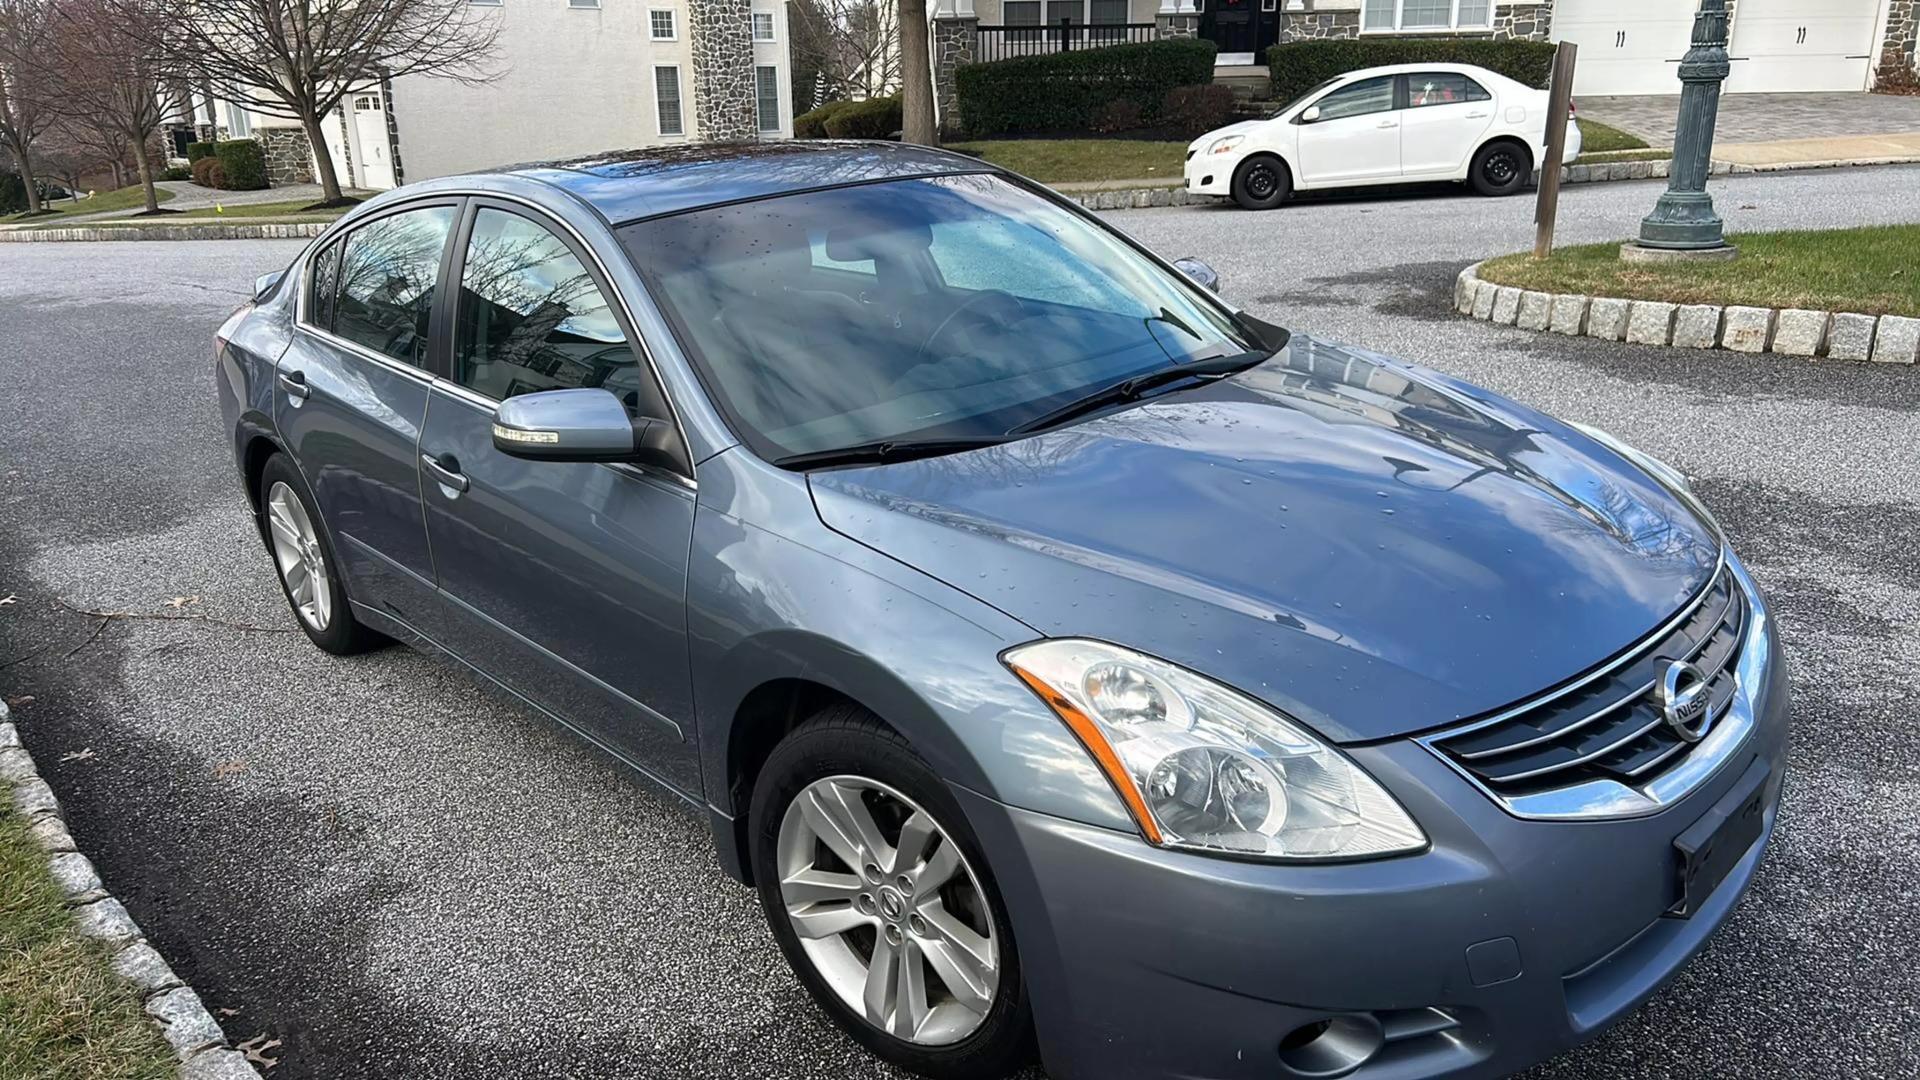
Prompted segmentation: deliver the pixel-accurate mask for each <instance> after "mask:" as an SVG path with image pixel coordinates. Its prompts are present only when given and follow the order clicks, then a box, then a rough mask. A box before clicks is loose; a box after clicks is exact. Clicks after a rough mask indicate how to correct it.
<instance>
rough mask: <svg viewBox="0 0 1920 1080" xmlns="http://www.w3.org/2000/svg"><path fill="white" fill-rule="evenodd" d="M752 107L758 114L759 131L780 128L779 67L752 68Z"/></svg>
mask: <svg viewBox="0 0 1920 1080" xmlns="http://www.w3.org/2000/svg"><path fill="white" fill-rule="evenodd" d="M753 93H754V109H755V111H756V112H757V113H758V114H759V116H760V130H761V131H779V130H780V69H779V68H773V67H756V68H754V69H753Z"/></svg>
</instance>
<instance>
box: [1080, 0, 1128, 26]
mask: <svg viewBox="0 0 1920 1080" xmlns="http://www.w3.org/2000/svg"><path fill="white" fill-rule="evenodd" d="M1087 21H1088V22H1090V23H1093V24H1094V25H1095V26H1119V25H1121V24H1122V23H1124V22H1126V21H1127V0H1091V2H1090V3H1089V4H1088V11H1087Z"/></svg>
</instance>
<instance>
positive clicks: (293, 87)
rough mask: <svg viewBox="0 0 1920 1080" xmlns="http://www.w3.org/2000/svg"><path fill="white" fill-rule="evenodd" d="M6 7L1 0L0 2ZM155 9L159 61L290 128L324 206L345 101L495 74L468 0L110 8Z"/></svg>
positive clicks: (333, 193)
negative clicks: (386, 86) (388, 83)
mask: <svg viewBox="0 0 1920 1080" xmlns="http://www.w3.org/2000/svg"><path fill="white" fill-rule="evenodd" d="M4 2H7V0H0V3H4ZM110 2H112V3H113V4H114V5H115V6H116V7H120V8H125V7H128V6H130V5H144V4H148V3H154V2H164V3H167V4H169V5H170V6H171V8H172V12H173V15H174V16H175V17H176V20H177V25H172V26H169V27H167V30H168V34H167V36H166V38H165V40H166V41H167V42H168V53H169V55H170V56H171V57H172V59H173V60H174V61H176V62H177V63H178V64H179V65H180V66H181V67H182V68H183V69H184V70H185V71H187V72H188V73H189V75H188V77H189V78H190V79H191V80H192V81H193V82H194V83H196V84H199V85H202V86H205V87H208V88H209V89H211V90H212V92H214V93H215V94H218V95H219V96H220V97H222V98H224V99H226V100H228V101H232V102H235V103H238V104H240V105H243V106H245V107H246V108H248V109H251V110H253V111H255V112H258V113H263V114H265V115H268V116H281V117H286V118H287V119H290V120H298V121H299V122H300V126H301V127H302V128H303V129H304V130H305V131H306V133H307V141H308V142H309V143H311V144H312V146H313V156H314V160H315V162H316V164H317V165H318V166H319V180H320V187H321V190H322V192H323V194H322V196H321V199H322V204H323V205H339V204H341V203H343V202H345V201H346V200H345V199H343V198H342V196H341V194H340V178H339V176H338V174H336V173H335V172H334V169H333V158H332V155H330V154H329V153H328V152H327V142H326V136H325V134H324V132H323V130H322V128H321V126H320V125H321V120H322V118H324V117H325V116H326V115H327V114H328V113H330V112H332V111H333V110H334V109H336V108H338V107H339V105H340V102H341V101H342V100H344V99H346V98H347V97H348V96H349V95H351V94H355V93H362V92H365V91H367V90H371V89H373V88H375V87H377V86H379V85H380V82H381V80H383V79H393V78H399V77H400V76H402V75H428V76H436V77H440V78H449V79H454V80H457V81H460V82H465V83H479V82H485V81H486V80H488V79H489V78H492V77H493V75H494V72H492V71H490V70H488V66H487V65H488V61H490V60H491V59H492V58H493V56H494V47H495V40H496V38H497V36H498V30H497V28H496V26H495V23H494V21H493V19H492V18H491V17H490V16H489V15H488V14H487V8H486V7H474V6H472V5H470V4H469V3H468V0H220V2H219V3H206V2H204V0H110Z"/></svg>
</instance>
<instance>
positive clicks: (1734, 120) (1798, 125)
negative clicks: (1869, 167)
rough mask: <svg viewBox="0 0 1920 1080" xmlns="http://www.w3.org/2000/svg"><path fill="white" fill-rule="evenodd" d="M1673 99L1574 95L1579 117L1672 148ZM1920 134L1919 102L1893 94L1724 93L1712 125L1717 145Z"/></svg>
mask: <svg viewBox="0 0 1920 1080" xmlns="http://www.w3.org/2000/svg"><path fill="white" fill-rule="evenodd" d="M1675 86H1676V90H1675V92H1674V93H1672V94H1656V95H1648V96H1640V97H1626V96H1622V97H1588V96H1586V95H1585V94H1579V95H1575V99H1574V103H1575V104H1576V105H1578V106H1579V107H1580V115H1581V116H1584V117H1586V118H1587V119H1590V120H1598V121H1600V122H1602V123H1606V124H1612V125H1613V126H1614V127H1617V128H1621V129H1624V130H1626V131H1631V132H1633V133H1634V134H1635V135H1638V136H1640V137H1641V138H1643V139H1645V140H1647V142H1648V143H1650V144H1652V145H1654V146H1672V145H1673V129H1674V125H1675V123H1676V121H1677V120H1678V118H1679V115H1680V94H1679V92H1678V89H1677V87H1678V84H1677V83H1676V84H1675ZM1910 131H1920V97H1895V96H1893V95H1890V94H1726V95H1723V96H1722V97H1721V98H1720V115H1719V119H1718V120H1717V122H1716V123H1715V125H1714V134H1713V138H1714V142H1715V143H1716V144H1727V143H1746V142H1773V141H1775V140H1778V139H1832V138H1839V137H1842V136H1846V135H1891V134H1896V133H1901V132H1910Z"/></svg>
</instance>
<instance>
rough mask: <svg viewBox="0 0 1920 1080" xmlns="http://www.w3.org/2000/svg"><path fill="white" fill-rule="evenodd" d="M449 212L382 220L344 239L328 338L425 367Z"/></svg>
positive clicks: (430, 210)
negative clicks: (337, 338) (335, 338)
mask: <svg viewBox="0 0 1920 1080" xmlns="http://www.w3.org/2000/svg"><path fill="white" fill-rule="evenodd" d="M452 231H453V207H451V206H429V207H424V208H422V209H419V210H408V211H405V212H404V213H399V214H393V215H391V216H388V217H383V218H381V219H379V220H378V221H374V222H372V223H371V224H368V225H363V226H361V227H360V228H358V229H355V230H354V231H353V232H352V233H351V234H349V235H348V236H347V239H346V247H345V249H344V250H343V251H342V252H341V256H340V272H339V278H340V282H339V289H338V299H337V300H336V301H335V306H334V315H333V332H334V333H335V334H338V335H339V336H341V337H343V338H346V339H347V340H348V341H351V342H353V343H354V344H356V345H362V346H365V347H366V348H369V349H372V350H373V351H374V352H377V353H382V354H384V355H387V356H391V357H393V358H394V359H395V360H398V361H401V362H402V363H406V364H412V365H413V366H415V367H421V368H424V367H426V366H427V330H428V326H429V323H430V322H431V319H432V315H433V297H434V293H435V291H436V288H437V286H438V285H439V280H440V258H441V255H442V254H443V253H444V252H445V250H446V246H447V234H448V233H450V232H452Z"/></svg>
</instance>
